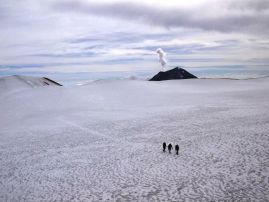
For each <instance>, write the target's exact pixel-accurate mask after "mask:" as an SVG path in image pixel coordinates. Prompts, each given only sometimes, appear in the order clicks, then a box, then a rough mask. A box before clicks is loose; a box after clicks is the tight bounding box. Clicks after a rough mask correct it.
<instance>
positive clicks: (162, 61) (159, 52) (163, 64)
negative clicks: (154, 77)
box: [156, 48, 167, 70]
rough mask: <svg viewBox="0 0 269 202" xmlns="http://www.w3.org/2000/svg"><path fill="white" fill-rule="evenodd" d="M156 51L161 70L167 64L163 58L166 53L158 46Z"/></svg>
mask: <svg viewBox="0 0 269 202" xmlns="http://www.w3.org/2000/svg"><path fill="white" fill-rule="evenodd" d="M156 53H157V54H158V55H159V61H160V63H161V65H162V70H164V68H165V67H166V65H167V60H166V58H165V56H166V53H165V52H164V51H163V49H161V48H158V49H157V50H156Z"/></svg>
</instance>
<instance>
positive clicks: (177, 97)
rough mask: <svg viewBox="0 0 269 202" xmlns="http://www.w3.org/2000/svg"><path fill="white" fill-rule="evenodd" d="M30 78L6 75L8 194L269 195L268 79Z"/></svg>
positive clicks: (3, 190)
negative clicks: (167, 147) (79, 81)
mask: <svg viewBox="0 0 269 202" xmlns="http://www.w3.org/2000/svg"><path fill="white" fill-rule="evenodd" d="M25 81H27V78H23V81H21V82H19V81H18V80H17V79H16V78H13V77H9V78H1V79H0V112H1V115H0V165H1V166H0V201H12V202H14V201H184V200H186V201H268V199H269V188H268V187H269V171H268V167H269V147H268V145H269V134H268V133H269V132H268V131H269V102H268V100H269V79H268V78H263V79H252V80H228V79H196V80H171V81H162V82H148V81H136V80H121V81H99V82H95V83H92V84H90V85H84V86H74V87H56V86H46V87H38V88H32V87H33V86H32V85H28V87H25V86H24V88H22V86H23V84H22V83H25ZM31 82H32V83H34V82H35V79H34V78H31ZM34 86H35V87H36V86H38V85H34ZM40 86H42V85H40ZM164 141H165V142H166V143H167V144H168V143H172V144H173V145H175V144H179V147H180V149H179V155H178V156H177V155H175V151H174V150H173V153H172V154H168V153H167V152H166V153H163V152H162V143H163V142H164Z"/></svg>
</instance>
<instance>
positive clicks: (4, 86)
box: [0, 75, 62, 92]
mask: <svg viewBox="0 0 269 202" xmlns="http://www.w3.org/2000/svg"><path fill="white" fill-rule="evenodd" d="M42 86H62V85H61V84H59V83H57V82H56V81H53V80H51V79H49V78H46V77H32V76H18V75H14V76H8V77H0V91H2V92H3V91H5V90H16V89H22V88H36V87H42Z"/></svg>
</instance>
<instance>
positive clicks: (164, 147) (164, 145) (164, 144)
mask: <svg viewBox="0 0 269 202" xmlns="http://www.w3.org/2000/svg"><path fill="white" fill-rule="evenodd" d="M165 149H166V143H165V142H164V143H163V152H165Z"/></svg>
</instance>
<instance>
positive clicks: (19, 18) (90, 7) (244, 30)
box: [0, 0, 269, 75]
mask: <svg viewBox="0 0 269 202" xmlns="http://www.w3.org/2000/svg"><path fill="white" fill-rule="evenodd" d="M0 25H1V29H0V75H8V74H27V73H28V74H30V73H39V74H48V73H59V74H67V73H84V72H97V73H98V72H122V71H123V72H124V71H149V70H156V71H157V70H159V69H160V64H159V62H158V55H157V54H156V49H157V48H162V49H163V50H164V51H165V52H166V54H167V60H168V63H169V66H170V67H174V66H183V67H190V68H210V67H214V68H222V67H231V68H232V67H240V66H244V67H249V68H253V69H254V70H255V69H261V68H269V0H188V1H179V0H166V1H163V0H125V1H123V0H121V1H119V0H98V1H96V0H95V1H93V0H77V1H75V0H73V1H72V0H46V1H41V0H24V1H18V0H0Z"/></svg>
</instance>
